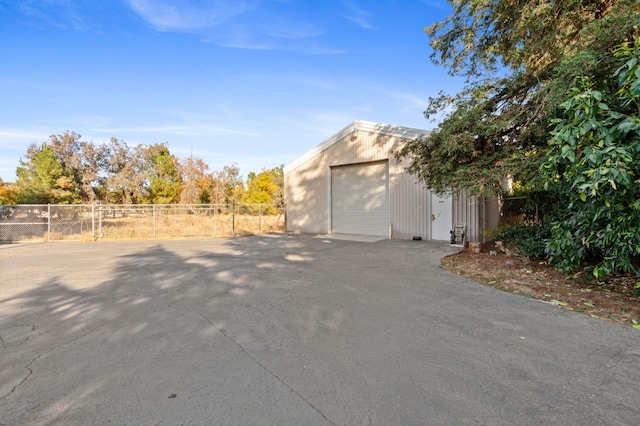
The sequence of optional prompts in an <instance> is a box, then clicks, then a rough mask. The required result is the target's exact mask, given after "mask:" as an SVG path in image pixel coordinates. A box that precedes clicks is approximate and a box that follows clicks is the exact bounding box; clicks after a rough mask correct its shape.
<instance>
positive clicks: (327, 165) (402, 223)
mask: <svg viewBox="0 0 640 426" xmlns="http://www.w3.org/2000/svg"><path fill="white" fill-rule="evenodd" d="M427 133H428V131H426V130H419V129H412V128H407V127H400V126H392V125H389V124H382V123H373V122H368V121H354V122H353V123H351V124H349V125H348V126H347V127H345V128H344V129H342V130H341V131H339V132H338V133H336V134H335V135H333V136H331V137H330V138H328V139H327V140H325V141H324V142H322V143H321V144H320V145H318V146H316V147H315V148H313V149H312V150H310V151H309V152H307V153H306V154H304V155H302V156H301V157H300V158H298V159H296V160H294V161H293V162H292V163H291V164H289V165H287V166H285V168H284V179H285V202H286V227H287V231H291V232H304V233H316V234H359V235H372V236H380V237H384V238H398V239H412V238H414V237H421V238H422V239H425V240H442V241H448V240H449V238H450V231H451V230H452V229H453V226H454V224H455V223H464V224H465V226H466V231H465V233H466V241H483V239H484V232H482V230H483V229H487V228H491V227H493V226H494V225H495V222H496V221H497V220H492V221H490V222H491V223H488V222H489V221H488V220H487V218H489V217H493V216H496V214H495V212H496V211H497V210H496V206H495V203H493V202H487V200H486V199H484V198H483V199H478V198H476V197H467V196H465V195H464V194H458V195H456V196H453V197H452V196H439V195H437V194H435V193H432V192H431V191H429V190H427V189H425V188H424V186H423V185H421V184H420V183H419V182H418V181H417V179H416V178H415V177H414V176H413V175H411V174H409V173H407V172H406V171H405V168H406V164H403V163H401V162H398V161H397V160H396V159H395V157H394V153H395V152H396V151H398V150H399V149H400V148H401V147H402V146H403V144H404V143H405V142H406V141H407V140H411V139H414V138H417V137H419V136H421V135H425V134H427ZM496 219H497V217H496Z"/></svg>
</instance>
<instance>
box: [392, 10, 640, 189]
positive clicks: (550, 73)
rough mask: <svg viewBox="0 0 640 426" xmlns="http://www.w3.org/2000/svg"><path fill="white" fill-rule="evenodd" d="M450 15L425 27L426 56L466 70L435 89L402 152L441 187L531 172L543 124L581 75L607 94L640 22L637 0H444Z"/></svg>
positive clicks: (493, 183)
mask: <svg viewBox="0 0 640 426" xmlns="http://www.w3.org/2000/svg"><path fill="white" fill-rule="evenodd" d="M449 2H450V3H451V5H452V7H453V14H452V15H451V16H449V17H448V18H447V19H446V20H445V21H442V22H437V23H435V24H433V25H432V26H430V27H428V28H426V29H425V31H426V32H427V34H428V35H429V37H430V39H431V46H432V48H433V54H432V60H433V61H434V62H435V63H436V64H439V65H442V66H444V67H446V68H447V69H448V71H449V72H450V73H451V74H452V75H457V76H461V77H464V78H466V86H465V88H464V90H463V91H462V92H460V93H458V94H456V95H449V94H446V93H441V94H440V95H439V96H438V97H435V98H432V99H430V101H429V105H428V107H427V109H426V111H425V115H426V117H427V118H434V119H441V121H440V123H439V124H438V126H437V128H436V129H435V130H434V131H433V133H432V134H431V135H429V136H427V137H424V138H421V139H417V140H415V141H411V142H409V143H408V144H407V145H406V146H405V147H404V149H402V150H401V151H400V152H399V153H398V155H399V157H406V158H407V159H408V160H409V171H410V172H412V173H414V174H415V175H416V176H418V177H419V178H420V179H421V180H422V181H423V182H425V184H426V185H427V186H429V187H430V188H432V189H435V190H437V191H439V192H445V191H447V190H451V189H453V190H457V189H465V190H467V191H468V192H469V193H470V194H472V195H477V194H487V195H495V194H501V193H502V192H503V188H502V185H501V182H502V180H503V179H504V178H505V177H507V176H511V177H513V178H514V179H516V180H522V181H528V180H529V179H531V178H532V177H534V176H535V175H536V174H537V171H538V167H539V165H540V163H541V162H542V161H543V158H544V155H545V152H546V150H547V140H548V138H549V124H550V123H551V120H553V119H555V118H557V117H558V114H559V113H560V112H561V108H560V104H561V103H562V102H563V101H564V100H565V99H564V94H565V93H566V92H567V90H569V89H570V88H571V87H572V86H573V85H574V83H575V80H576V78H577V77H578V76H581V75H589V76H591V78H592V82H593V85H594V88H595V89H597V90H601V91H602V92H603V93H611V92H613V91H614V90H615V89H613V90H612V88H615V81H614V80H613V79H612V78H611V76H612V75H613V73H614V72H615V70H616V69H617V68H618V67H619V66H620V65H621V61H620V58H617V57H614V56H613V55H611V53H612V51H613V49H614V48H615V46H617V45H620V43H622V42H625V41H629V40H631V38H632V36H633V35H634V34H638V31H639V28H640V13H638V12H639V10H638V2H637V0H604V1H602V0H598V1H596V0H585V1H575V0H558V1H554V2H544V1H537V0H530V1H512V0H449Z"/></svg>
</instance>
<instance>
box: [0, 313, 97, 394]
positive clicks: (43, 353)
mask: <svg viewBox="0 0 640 426" xmlns="http://www.w3.org/2000/svg"><path fill="white" fill-rule="evenodd" d="M106 324H107V323H106V322H105V323H102V324H100V325H97V326H95V327H93V328H91V329H89V330H87V331H86V332H84V333H82V334H80V335H78V336H76V337H74V338H73V339H69V340H67V341H66V342H62V343H60V344H58V345H56V346H53V347H51V348H49V349H45V350H44V351H42V353H40V354H38V356H36V357H35V358H33V359H32V360H31V361H30V362H29V363H28V364H27V365H26V366H25V367H24V368H25V369H27V370H29V374H27V376H26V377H25V378H24V379H22V380H21V381H20V383H18V384H16V385H15V386H14V387H13V388H11V390H10V391H9V392H7V393H6V394H5V395H2V396H0V401H2V400H3V399H5V398H6V397H8V396H9V395H11V394H12V393H13V392H15V391H16V389H18V388H19V387H20V386H22V385H23V384H24V383H25V382H26V381H27V380H28V379H29V377H31V376H32V375H33V370H32V369H31V366H32V365H33V363H34V362H36V361H37V360H38V359H40V358H41V357H43V356H44V355H46V354H48V353H49V352H53V351H55V350H56V349H58V348H61V347H62V346H65V345H68V344H69V343H73V342H75V341H76V340H78V339H82V338H83V337H85V336H87V335H89V334H91V333H93V332H94V331H96V330H97V329H99V328H100V327H102V326H104V325H106Z"/></svg>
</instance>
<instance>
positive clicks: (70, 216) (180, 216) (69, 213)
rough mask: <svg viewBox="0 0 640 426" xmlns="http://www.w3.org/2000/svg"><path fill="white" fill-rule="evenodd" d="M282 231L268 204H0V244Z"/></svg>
mask: <svg viewBox="0 0 640 426" xmlns="http://www.w3.org/2000/svg"><path fill="white" fill-rule="evenodd" d="M282 231H284V207H282V206H277V205H272V204H194V205H191V204H190V205H186V204H166V205H158V204H138V205H114V204H97V203H96V204H72V205H50V204H43V205H24V204H21V205H0V241H2V242H12V241H96V240H120V239H153V238H164V239H166V238H187V237H201V238H202V237H208V238H223V237H236V236H242V235H253V234H263V233H268V232H282Z"/></svg>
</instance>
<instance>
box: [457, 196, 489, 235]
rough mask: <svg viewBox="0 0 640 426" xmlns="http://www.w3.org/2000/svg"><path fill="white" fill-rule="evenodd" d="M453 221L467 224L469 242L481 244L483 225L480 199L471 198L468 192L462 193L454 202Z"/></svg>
mask: <svg viewBox="0 0 640 426" xmlns="http://www.w3.org/2000/svg"><path fill="white" fill-rule="evenodd" d="M453 221H454V222H464V223H466V224H467V235H466V240H467V241H471V242H479V241H480V238H481V236H482V235H481V229H480V227H481V226H482V225H481V223H480V202H479V200H478V198H477V197H469V196H467V193H466V191H460V193H459V194H458V195H457V196H456V197H455V199H454V201H453Z"/></svg>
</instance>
